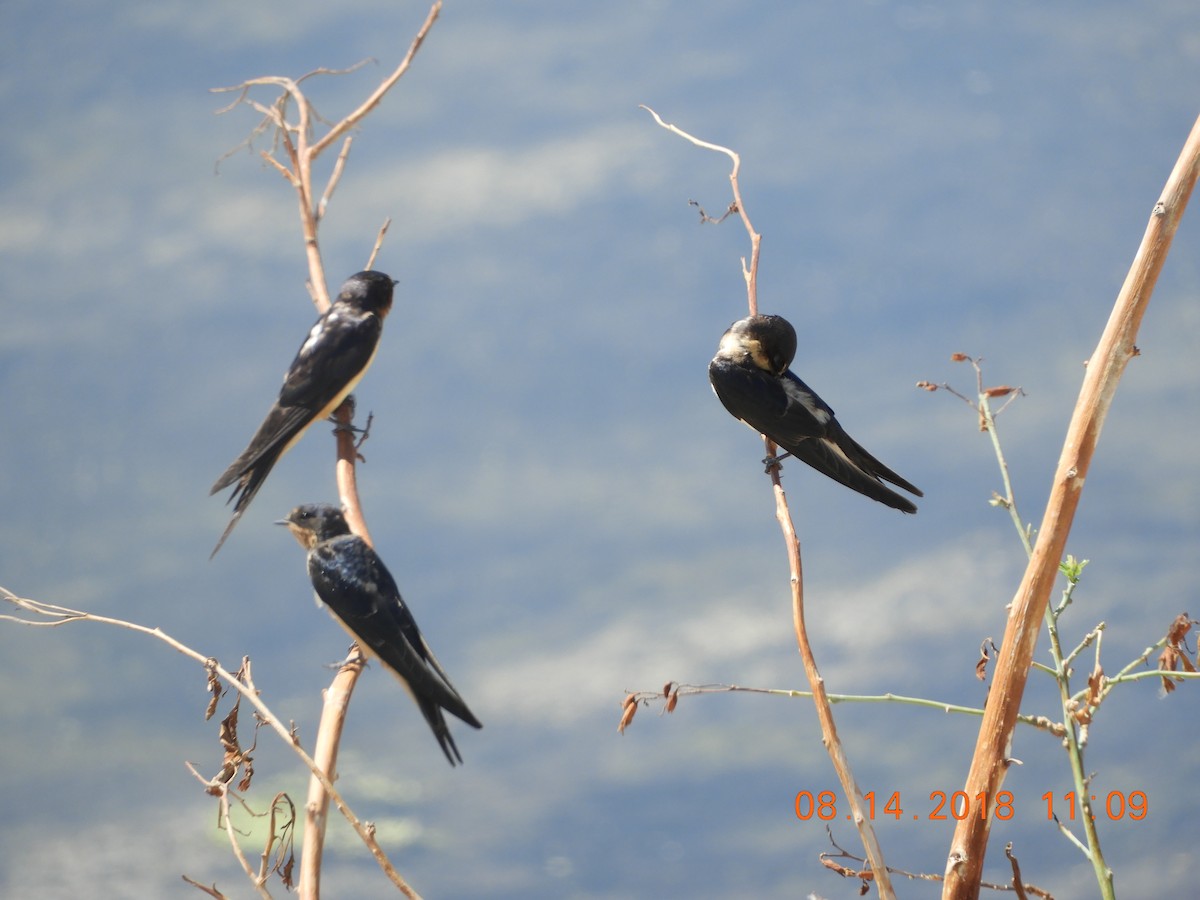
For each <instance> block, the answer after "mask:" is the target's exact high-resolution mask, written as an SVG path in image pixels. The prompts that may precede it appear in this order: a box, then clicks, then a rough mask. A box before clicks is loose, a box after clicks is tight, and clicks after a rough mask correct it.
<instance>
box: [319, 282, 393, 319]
mask: <svg viewBox="0 0 1200 900" xmlns="http://www.w3.org/2000/svg"><path fill="white" fill-rule="evenodd" d="M395 284H396V280H395V279H394V278H392V277H391V276H390V275H384V274H383V273H382V272H374V271H371V270H368V271H366V272H358V273H356V274H354V275H351V276H350V277H349V278H347V279H346V283H345V284H343V285H342V289H341V290H340V291H338V295H337V299H336V300H335V301H334V302H335V303H350V304H352V305H353V306H354V307H355V308H356V309H361V310H363V311H364V312H373V313H375V314H376V315H377V316H379V318H381V319H382V318H383V317H384V316H386V315H387V314H388V312H389V311H390V310H391V308H392V288H393V287H394V286H395Z"/></svg>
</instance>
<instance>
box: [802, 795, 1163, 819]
mask: <svg viewBox="0 0 1200 900" xmlns="http://www.w3.org/2000/svg"><path fill="white" fill-rule="evenodd" d="M881 796H882V795H881ZM1041 799H1042V800H1043V801H1044V802H1045V804H1046V818H1047V819H1057V818H1058V817H1057V816H1056V815H1055V803H1056V802H1058V803H1059V804H1060V805H1059V811H1060V812H1061V813H1062V814H1063V815H1064V816H1065V817H1066V819H1067V820H1068V821H1073V820H1074V819H1075V818H1076V815H1077V812H1078V811H1079V810H1080V809H1081V807H1082V804H1079V803H1077V802H1076V795H1075V792H1074V791H1067V792H1066V793H1065V794H1063V795H1062V797H1061V798H1056V797H1055V796H1054V792H1053V791H1046V793H1044V794H1042V798H1041ZM1089 799H1090V800H1091V803H1092V804H1095V803H1097V802H1098V801H1100V800H1101V797H1100V796H1099V795H1097V794H1091V795H1090V797H1089ZM863 800H864V801H865V808H864V812H865V814H866V817H867V818H868V819H870V820H872V821H874V819H875V815H876V807H875V792H874V791H867V793H865V794H863ZM988 800H989V798H988V795H987V794H986V793H981V794H976V795H975V796H974V797H970V796H968V795H967V793H966V792H965V791H955V792H954V793H952V794H949V795H947V794H946V792H945V791H934V792H933V793H931V794H930V795H929V803H930V806H929V808H928V809H926V810H924V812H925V815H924V818H927V819H929V820H930V821H946V820H947V819H958V820H961V819H965V818H967V817H968V816H971V815H975V816H979V817H980V818H983V817H984V816H987V815H989V814H990V815H994V816H995V817H996V818H997V819H999V820H1001V821H1006V820H1008V819H1011V818H1012V817H1013V815H1014V814H1015V812H1016V809H1015V806H1014V803H1015V801H1014V798H1013V793H1012V791H999V792H997V794H996V797H995V802H993V803H989V802H988ZM1103 801H1104V808H1103V810H1101V811H1099V812H1097V810H1096V809H1095V808H1094V806H1091V804H1089V806H1090V807H1091V809H1092V812H1091V816H1092V818H1093V819H1094V818H1096V817H1097V816H1098V815H1106V816H1107V817H1108V818H1109V819H1113V820H1116V819H1132V820H1133V821H1135V822H1140V821H1141V820H1142V819H1144V818H1146V814H1147V813H1148V812H1149V811H1150V802H1149V800H1148V799H1147V797H1146V792H1145V791H1131V792H1130V793H1129V794H1126V793H1125V792H1123V791H1109V792H1108V794H1106V795H1104V797H1103ZM878 812H879V814H880V815H881V816H891V817H892V818H894V819H897V820H899V819H900V817H901V816H903V815H904V812H905V810H904V806H903V804H902V803H901V802H900V792H899V791H893V792H892V794H891V795H890V796H889V797H888V798H887V800H886V801H885V802H884V803H883V805H882V806H881V807H879V810H878ZM910 814H911V815H912V818H914V819H920V818H922V816H921V813H920V812H915V813H913V812H911V811H910ZM837 817H838V808H837V795H836V794H835V793H834V792H833V791H820V792H818V793H817V794H815V795H814V794H813V792H812V791H800V792H799V793H798V794H796V818H797V819H800V820H802V821H805V822H807V821H808V820H809V819H812V818H817V819H820V820H821V821H823V822H827V821H829V820H830V819H836V818H837ZM845 818H847V819H849V818H851V815H850V813H846V815H845Z"/></svg>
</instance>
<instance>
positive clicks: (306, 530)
mask: <svg viewBox="0 0 1200 900" xmlns="http://www.w3.org/2000/svg"><path fill="white" fill-rule="evenodd" d="M278 524H280V525H286V526H287V527H288V529H289V530H290V531H291V532H292V534H293V535H294V536H295V538H296V540H297V541H299V542H300V546H301V547H304V548H305V549H306V550H308V576H309V578H311V579H312V584H313V588H314V589H315V590H316V592H317V596H318V597H319V598H320V599H321V601H322V602H323V603H324V604H325V605H326V606H328V607H329V609H330V610H332V611H333V614H334V615H335V616H336V617H337V619H338V620H339V621H340V623H341V625H342V626H343V627H344V628H345V629H346V630H347V631H348V632H350V634H351V636H353V638H354V640H356V641H357V642H358V645H359V647H360V648H362V650H363V652H364V653H366V654H367V655H368V656H371V657H375V658H377V659H379V660H380V662H382V663H383V665H384V666H386V667H387V668H388V669H390V670H391V671H392V673H393V674H394V675H396V677H398V678H399V679H400V682H401V683H402V684H403V685H404V687H405V689H406V690H407V691H408V692H409V694H411V695H412V698H413V699H414V700H415V701H416V702H417V706H418V707H419V708H420V710H421V714H422V715H423V716H425V721H426V722H428V723H429V727H430V728H431V729H432V730H433V734H434V737H436V738H437V740H438V743H439V744H440V745H441V747H442V752H443V753H445V754H446V759H448V760H449V761H450V765H454V764H455V761H456V760H457V761H458V762H462V756H460V755H459V752H458V747H457V746H455V744H454V738H453V737H451V735H450V729H449V728H447V727H446V718H445V716H443V715H442V710H446V711H447V712H450V713H453V714H454V715H455V716H457V717H458V718H460V719H462V720H463V721H464V722H466V723H467V724H468V725H470V726H472V727H473V728H482V727H483V725H482V724H481V723H480V721H479V720H478V719H476V718H475V716H474V714H473V713H472V712H471V710H469V709H467V704H466V702H465V701H464V700H463V698H462V697H460V696H459V694H458V691H456V690H455V689H454V685H452V684H451V683H450V679H449V678H447V677H446V673H445V672H443V671H442V667H441V666H440V665H438V661H437V659H436V658H435V657H434V655H433V651H432V650H430V649H429V645H428V644H426V643H425V638H424V637H422V636H421V631H420V629H419V628H417V623H416V620H414V619H413V616H412V613H411V612H409V610H408V607H407V606H405V604H404V600H403V599H402V598H401V597H400V590H399V589H398V588H397V587H396V582H395V581H394V580H393V579H392V576H391V573H389V572H388V570H387V567H386V566H384V564H383V560H381V559H380V558H379V555H378V554H377V553H376V552H375V551H374V550H372V549H371V548H370V547H369V546H368V545H367V543H366V542H365V541H364V540H363V539H362V538H360V537H358V536H356V535H353V534H351V533H350V529H349V527H348V526H347V525H346V520H345V518H344V517H343V516H342V513H341V512H340V511H339V510H337V509H335V508H334V507H332V506H320V505H306V506H297V507H296V508H295V509H293V510H292V511H291V512H290V513H288V516H287V518H286V519H283V520H282V521H281V522H279V523H278Z"/></svg>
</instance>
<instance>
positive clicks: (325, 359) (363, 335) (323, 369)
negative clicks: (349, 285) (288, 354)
mask: <svg viewBox="0 0 1200 900" xmlns="http://www.w3.org/2000/svg"><path fill="white" fill-rule="evenodd" d="M382 333H383V321H382V320H381V319H380V318H379V317H378V316H376V315H373V314H364V313H361V312H356V311H353V310H347V309H342V308H341V307H339V306H336V305H335V306H333V307H331V308H330V310H329V312H328V313H327V314H326V315H325V316H323V317H322V318H320V319H318V320H317V323H316V324H315V325H313V327H312V329H311V330H310V331H309V334H308V338H307V339H306V340H305V341H304V343H303V344H301V346H300V349H299V351H298V352H297V353H296V358H295V359H293V360H292V364H291V365H290V366H289V367H288V371H287V375H285V376H284V379H283V386H282V387H281V388H280V390H279V405H280V406H299V407H303V408H305V409H308V410H311V411H312V412H314V413H317V412H320V411H321V410H323V409H324V408H325V407H326V406H327V405H328V404H329V402H330V401H331V400H333V398H334V397H336V396H337V394H338V393H339V392H340V391H341V390H342V389H343V388H344V387H345V386H346V385H347V384H348V383H350V382H351V381H355V380H356V379H357V378H359V377H360V376H361V375H362V373H363V371H364V370H365V369H366V367H367V365H368V364H369V363H370V362H371V359H372V357H373V356H374V355H375V350H376V348H377V347H378V346H379V336H380V334H382Z"/></svg>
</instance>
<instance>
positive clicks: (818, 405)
mask: <svg viewBox="0 0 1200 900" xmlns="http://www.w3.org/2000/svg"><path fill="white" fill-rule="evenodd" d="M708 378H709V381H710V382H711V383H712V386H713V390H714V391H715V392H716V395H717V397H718V398H719V399H720V401H721V403H722V404H724V406H725V408H726V409H727V410H729V412H730V413H731V414H732V415H733V416H734V417H735V418H738V419H741V420H742V421H743V422H745V423H746V424H747V425H749V426H750V427H751V428H753V429H754V430H755V431H757V432H759V433H761V434H765V435H767V436H768V437H770V438H771V439H772V440H773V441H775V443H777V444H779V445H780V446H782V447H784V448H785V449H788V450H791V447H790V446H789V445H790V444H794V443H797V442H800V441H803V440H805V439H807V438H816V437H823V436H824V435H825V433H826V424H827V423H828V422H829V421H830V420H831V419H832V418H833V410H832V409H830V408H829V407H828V406H827V405H826V404H825V402H824V401H823V400H822V399H821V398H820V397H818V396H817V395H816V394H815V393H813V392H812V391H811V390H810V389H809V388H808V386H807V385H805V384H804V382H803V381H801V380H800V379H799V378H797V377H796V376H795V375H792V373H791V372H788V373H786V375H785V376H784V377H783V378H777V377H776V376H774V375H772V374H770V373H769V372H765V371H763V370H762V369H757V368H753V367H749V366H743V365H737V364H735V363H731V362H727V361H725V360H721V359H719V358H718V359H714V360H713V361H712V362H711V363H710V364H709V367H708Z"/></svg>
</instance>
